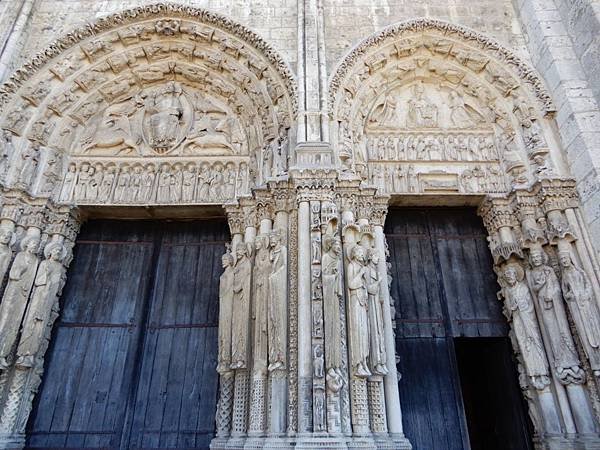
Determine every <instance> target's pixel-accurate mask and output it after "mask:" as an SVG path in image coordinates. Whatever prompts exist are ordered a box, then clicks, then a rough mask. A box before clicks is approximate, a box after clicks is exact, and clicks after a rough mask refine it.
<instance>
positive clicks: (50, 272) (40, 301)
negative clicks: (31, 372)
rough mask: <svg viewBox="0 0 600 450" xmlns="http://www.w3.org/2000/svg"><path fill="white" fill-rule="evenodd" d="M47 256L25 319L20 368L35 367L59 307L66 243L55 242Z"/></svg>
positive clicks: (42, 263) (41, 267) (50, 245)
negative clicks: (52, 317) (52, 318)
mask: <svg viewBox="0 0 600 450" xmlns="http://www.w3.org/2000/svg"><path fill="white" fill-rule="evenodd" d="M44 256H45V257H46V259H44V260H43V261H42V262H41V263H40V266H39V268H38V271H37V275H36V276H35V281H34V283H33V285H34V287H33V293H32V295H31V300H30V301H29V306H28V307H27V312H26V314H25V320H24V321H23V331H22V333H21V340H20V341H19V346H18V347H17V362H16V365H17V366H18V367H33V364H34V359H35V356H36V355H37V353H38V351H39V349H40V346H41V344H42V343H43V341H44V339H45V338H46V337H45V334H46V329H47V327H48V324H49V322H50V320H51V316H52V311H53V309H56V307H57V301H58V297H57V295H58V291H59V289H60V288H61V284H62V281H63V275H64V267H63V265H62V260H63V258H64V256H65V249H64V247H63V246H62V244H60V243H58V242H51V243H50V244H48V245H47V246H46V248H45V249H44Z"/></svg>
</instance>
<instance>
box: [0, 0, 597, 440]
mask: <svg viewBox="0 0 600 450" xmlns="http://www.w3.org/2000/svg"><path fill="white" fill-rule="evenodd" d="M584 1H585V0H584ZM0 5H1V8H3V9H1V10H0V22H2V23H5V24H8V25H7V28H4V27H3V30H8V31H3V33H1V34H0V40H1V42H2V43H3V45H2V48H3V49H4V50H3V53H2V55H1V56H0V70H1V72H0V74H2V75H0V76H2V78H3V79H4V80H5V81H6V82H5V84H3V85H2V86H0V129H1V135H0V187H1V191H0V201H1V203H0V206H1V209H0V273H2V274H4V273H7V274H8V281H7V282H6V283H5V285H2V286H0V290H1V293H2V302H1V303H0V448H20V447H22V446H23V444H24V430H25V425H26V422H27V418H28V415H29V413H30V411H31V408H32V401H33V397H34V395H35V393H36V391H37V389H38V386H39V384H40V380H41V377H42V376H43V362H44V354H45V351H46V348H47V345H48V339H49V336H50V332H51V329H52V324H53V322H54V320H55V319H56V317H57V316H58V300H59V296H60V291H61V287H62V285H63V284H64V282H65V273H66V268H67V267H68V265H69V264H70V262H71V249H72V246H73V244H74V242H75V238H76V235H77V230H78V227H79V225H80V223H81V221H82V220H83V217H84V216H83V215H81V214H80V212H81V211H83V212H84V213H85V214H86V215H87V216H91V217H93V216H94V214H97V213H98V211H102V210H103V209H105V208H107V207H110V208H113V209H114V210H115V211H116V210H118V211H120V214H121V216H122V217H129V215H132V214H133V211H139V210H140V209H142V208H153V209H154V210H155V211H161V213H162V214H164V215H166V216H168V215H169V214H173V213H170V212H169V211H170V210H169V209H167V208H165V207H166V206H177V207H178V212H177V214H178V217H185V216H186V215H195V214H198V213H200V212H202V211H214V210H215V208H216V207H223V211H224V214H225V215H226V216H227V219H228V221H229V226H230V231H231V237H232V239H231V242H230V244H229V246H228V249H227V252H226V254H225V255H224V256H223V269H224V272H223V275H222V277H221V279H220V295H219V298H218V299H215V302H216V301H218V302H219V304H220V309H221V318H220V321H219V327H220V329H219V358H218V367H216V368H215V370H217V371H218V373H219V375H220V377H221V383H220V394H219V404H218V410H217V411H216V424H217V435H216V438H215V440H214V441H213V443H212V447H213V448H228V449H242V448H289V447H292V446H296V447H298V448H301V449H302V448H304V449H312V448H369V449H392V448H400V449H409V448H410V443H409V442H408V440H407V439H406V437H405V436H404V434H403V430H402V419H401V417H402V405H401V404H400V399H399V397H398V384H397V381H398V373H397V371H396V366H395V346H394V337H393V328H392V317H391V308H390V301H391V300H390V294H389V286H388V276H387V269H386V261H385V258H386V250H385V236H384V234H383V225H384V222H385V217H386V213H387V208H388V204H389V202H390V201H404V202H408V203H413V204H420V205H431V206H439V205H450V204H470V205H478V206H479V213H480V215H481V216H482V218H483V219H484V223H485V225H486V228H487V230H488V233H489V244H490V245H489V246H490V251H491V252H492V255H493V257H494V264H495V270H496V273H497V275H498V282H499V285H500V288H501V295H500V297H501V298H502V301H503V304H504V306H505V312H506V316H507V320H508V322H509V323H510V324H511V339H512V341H513V347H514V351H515V354H516V356H517V358H518V361H519V364H520V365H521V369H522V370H521V373H522V374H523V376H521V378H520V382H521V388H522V390H523V393H524V396H525V398H526V399H527V402H528V405H529V411H530V416H531V417H532V420H533V422H534V426H535V431H536V442H537V445H538V448H540V449H573V448H585V449H588V448H589V449H591V448H598V447H599V442H600V441H599V435H598V433H599V431H600V429H599V425H598V418H599V415H600V412H599V411H600V405H599V404H598V375H599V374H600V356H599V354H600V353H599V352H600V320H598V318H597V317H596V316H597V315H598V310H599V309H600V280H599V276H600V270H599V267H600V266H599V261H598V251H597V250H598V247H597V245H598V242H600V209H599V205H600V188H598V186H600V183H599V182H598V175H597V174H598V169H599V166H600V159H599V158H600V156H598V152H597V151H595V149H596V147H597V145H598V144H597V143H598V142H600V123H599V122H600V120H599V114H598V106H597V99H596V97H595V96H594V92H593V89H594V86H595V85H594V83H595V81H594V80H593V79H591V78H590V79H588V72H589V70H588V68H586V67H587V65H586V64H587V63H586V56H585V55H586V52H589V51H591V49H592V44H590V43H586V44H583V43H582V42H583V41H582V42H579V41H578V40H577V39H575V38H574V36H576V37H577V36H579V34H578V31H577V27H578V26H579V25H577V24H578V23H580V21H578V20H575V19H573V20H572V22H571V23H570V25H569V26H568V27H567V26H566V25H565V23H564V20H565V19H564V17H563V16H564V14H565V11H566V9H565V7H564V5H562V4H561V5H559V6H557V5H555V4H554V3H553V1H538V0H520V1H516V2H515V6H516V7H515V8H513V6H512V4H511V3H510V2H508V1H501V2H498V1H491V0H489V1H488V0H486V1H482V2H459V1H454V2H404V1H397V2H384V1H381V2H379V1H376V2H373V1H368V2H367V1H366V0H364V1H363V0H353V1H351V2H334V1H332V0H327V1H321V0H306V1H293V2H292V1H291V0H290V1H288V0H286V1H274V0H265V1H260V2H259V1H257V2H224V1H217V0H210V1H206V2H198V1H188V2H182V3H174V2H164V3H160V4H155V5H149V4H148V3H147V2H141V1H127V2H123V1H104V2H96V1H74V0H73V1H67V0H61V1H49V0H38V1H33V0H20V1H16V2H11V3H2V4H0ZM7 5H8V6H7ZM592 9H593V8H592ZM107 14H108V15H107ZM415 16H426V18H417V17H415ZM92 18H96V20H95V21H92V20H91V19H92ZM441 19H444V20H441ZM519 19H520V22H519ZM464 25H469V26H471V28H467V27H465V26H464ZM75 26H78V27H79V28H76V29H75V30H74V31H70V32H67V30H69V29H71V28H73V27H75ZM476 30H477V31H476ZM65 33H66V34H65ZM51 39H56V40H55V41H53V42H50V41H51ZM525 41H527V47H525V45H524V44H525ZM586 42H587V41H586ZM46 46H47V47H46ZM584 47H585V49H584ZM44 48H45V50H44ZM511 48H513V49H514V50H511ZM528 61H531V62H532V63H533V65H534V66H535V68H536V69H537V70H536V69H534V68H533V67H532V66H531V65H530V64H529V63H528ZM21 63H24V65H23V66H22V68H21V69H19V70H17V71H15V72H13V73H12V74H10V72H11V71H12V69H14V67H15V66H16V65H19V64H21ZM586 71H587V72H586ZM540 74H541V75H540ZM400 357H401V355H400Z"/></svg>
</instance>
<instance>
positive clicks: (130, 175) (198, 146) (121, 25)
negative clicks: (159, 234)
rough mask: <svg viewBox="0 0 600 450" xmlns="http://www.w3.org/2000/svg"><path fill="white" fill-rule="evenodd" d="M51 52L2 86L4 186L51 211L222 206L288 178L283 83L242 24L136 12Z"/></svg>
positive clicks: (187, 12) (175, 11)
mask: <svg viewBox="0 0 600 450" xmlns="http://www.w3.org/2000/svg"><path fill="white" fill-rule="evenodd" d="M169 14H172V15H173V18H172V19H171V18H169V19H164V18H163V17H164V16H168V15H169ZM158 15H161V16H163V17H157V16H158ZM167 22H168V23H172V26H171V25H170V26H169V28H168V33H167V32H166V30H167V28H165V25H164V24H165V23H167ZM54 46H55V47H59V48H60V49H61V51H62V52H61V54H60V56H58V57H57V58H56V60H55V61H52V63H51V64H50V65H49V67H48V68H46V67H45V68H44V69H42V70H39V72H38V70H37V68H35V69H33V68H32V69H31V70H30V72H21V73H19V75H18V76H15V77H13V80H12V81H11V83H12V84H8V85H4V86H3V87H2V89H0V93H1V94H2V95H1V96H0V98H1V99H2V105H3V118H2V120H0V124H1V125H0V126H1V127H2V128H3V129H4V132H3V139H2V140H1V142H0V146H1V150H2V152H1V153H0V178H3V181H4V184H5V185H6V186H10V187H12V186H16V187H20V188H22V189H25V190H27V191H29V192H31V193H32V194H35V195H45V196H50V195H53V196H55V197H56V198H57V199H58V200H59V201H61V202H77V203H88V204H112V203H117V204H118V203H127V204H136V203H140V204H147V203H158V204H160V203H175V202H181V203H223V202H226V201H228V200H232V199H234V198H237V197H239V196H244V195H247V194H248V193H249V191H250V188H251V187H253V186H256V185H260V184H263V183H265V181H266V180H267V179H271V178H276V177H278V176H281V175H284V174H285V173H286V172H287V168H288V159H289V149H288V145H289V144H288V137H287V133H288V130H289V128H290V126H291V120H292V116H293V114H294V108H295V97H294V91H295V84H294V81H293V78H292V77H291V75H290V72H289V70H288V68H287V67H286V66H285V64H284V63H283V62H282V60H281V59H280V58H279V57H278V56H277V55H276V53H275V52H274V51H272V50H271V49H270V48H269V47H268V45H267V44H265V43H264V42H263V41H262V40H261V39H260V38H258V37H257V36H255V35H254V34H253V33H252V32H250V31H249V30H246V29H245V28H243V27H242V26H239V25H235V24H233V23H231V22H229V21H226V20H225V19H223V18H221V17H219V16H216V15H212V14H205V13H204V11H201V10H195V9H194V8H187V7H182V6H180V5H160V7H157V8H153V7H140V8H137V9H136V14H132V15H127V16H126V17H125V16H123V17H120V16H109V17H107V18H104V19H102V20H100V21H99V22H98V23H96V24H92V25H89V26H88V28H86V29H85V30H79V32H77V33H74V34H73V36H71V37H70V38H69V39H66V40H64V41H60V42H58V43H55V44H54ZM53 52H54V47H53V50H51V51H48V52H46V54H45V56H44V58H47V55H48V54H50V55H51V54H53ZM9 98H10V99H11V100H12V103H9V102H8V99H9ZM11 149H13V151H11ZM13 153H14V154H15V155H16V156H13V157H12V161H9V159H10V155H11V154H13ZM9 162H10V164H9ZM9 165H11V166H14V167H13V168H12V170H11V171H10V173H8V174H5V172H6V168H7V167H8V166H9ZM73 165H75V169H73ZM204 166H208V169H203V167H204ZM110 167H112V168H110ZM192 167H193V168H192ZM185 170H187V171H188V172H187V173H186V172H185ZM233 170H235V171H236V174H235V175H233ZM194 171H195V172H197V174H198V176H197V177H196V175H192V174H190V173H189V172H194ZM238 171H240V172H241V173H243V175H240V176H239V177H238V176H237V172H238ZM151 178H156V186H151V185H150V184H151V183H150V179H151ZM196 178H198V179H199V180H198V182H196ZM113 183H114V184H115V186H114V187H113ZM78 184H80V185H82V186H79V187H78V186H77V185H78ZM196 184H198V186H199V187H198V188H197V191H196V187H195V185H196ZM131 191H134V193H133V194H132V193H131ZM149 191H150V192H149Z"/></svg>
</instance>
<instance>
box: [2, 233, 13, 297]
mask: <svg viewBox="0 0 600 450" xmlns="http://www.w3.org/2000/svg"><path fill="white" fill-rule="evenodd" d="M13 235H14V233H13V232H12V231H11V230H7V229H6V228H0V286H1V285H2V281H3V280H4V275H6V271H7V270H8V266H9V265H10V260H11V259H12V249H11V241H12V240H13Z"/></svg>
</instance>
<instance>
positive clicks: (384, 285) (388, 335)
mask: <svg viewBox="0 0 600 450" xmlns="http://www.w3.org/2000/svg"><path fill="white" fill-rule="evenodd" d="M386 215H387V199H385V198H383V199H378V201H377V203H376V206H375V208H374V211H373V215H372V217H373V225H374V227H373V230H374V234H375V248H376V250H377V252H378V253H379V254H380V255H386V241H385V235H384V232H383V225H384V223H385V217H386ZM379 276H380V278H381V295H382V297H383V322H384V327H385V328H384V330H385V348H386V356H387V370H388V374H387V375H386V376H385V377H384V382H383V384H384V387H385V407H386V414H387V428H388V430H389V433H390V437H391V438H392V440H393V441H394V443H395V444H396V448H398V449H410V448H412V446H411V445H410V442H408V439H406V437H405V436H404V429H403V426H402V409H401V407H400V392H399V390H398V372H397V369H396V340H395V338H394V331H393V326H392V313H391V301H392V300H391V299H390V286H389V285H388V270H387V264H386V258H385V257H381V258H380V259H379Z"/></svg>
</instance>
